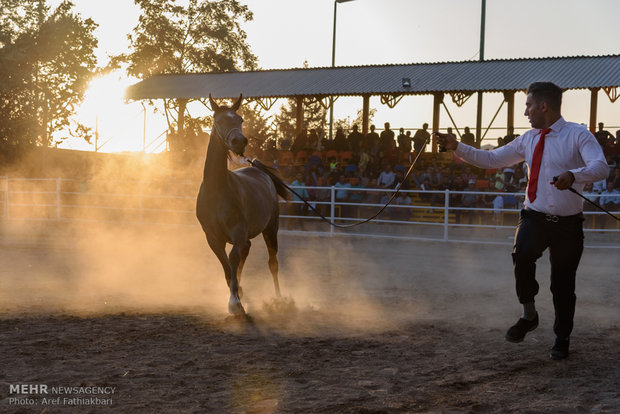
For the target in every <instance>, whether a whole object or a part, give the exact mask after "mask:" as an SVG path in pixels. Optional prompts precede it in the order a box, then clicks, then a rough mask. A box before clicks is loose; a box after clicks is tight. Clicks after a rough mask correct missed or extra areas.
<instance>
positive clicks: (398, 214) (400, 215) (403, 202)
mask: <svg viewBox="0 0 620 414" xmlns="http://www.w3.org/2000/svg"><path fill="white" fill-rule="evenodd" d="M411 202H412V201H411V197H409V194H407V193H398V195H397V196H396V198H395V199H394V202H393V203H394V204H396V205H398V206H410V205H411ZM410 216H411V210H410V209H408V208H404V207H398V208H395V209H393V213H392V217H393V218H395V219H396V220H407V219H408V218H409V217H410Z"/></svg>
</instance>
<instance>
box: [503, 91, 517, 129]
mask: <svg viewBox="0 0 620 414" xmlns="http://www.w3.org/2000/svg"><path fill="white" fill-rule="evenodd" d="M504 100H505V101H506V104H507V109H506V130H508V129H510V128H513V129H514V127H515V91H506V92H504Z"/></svg>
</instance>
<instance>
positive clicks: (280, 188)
mask: <svg viewBox="0 0 620 414" xmlns="http://www.w3.org/2000/svg"><path fill="white" fill-rule="evenodd" d="M252 165H253V166H254V167H256V168H258V169H259V170H261V171H262V172H264V173H265V174H267V175H268V176H269V178H271V181H273V184H274V185H275V186H276V192H277V193H278V195H279V196H280V197H282V198H283V199H285V200H288V199H289V198H290V192H289V190H288V189H287V188H286V184H284V181H283V180H282V178H280V175H279V174H278V170H276V169H275V168H272V167H269V166H267V165H265V164H263V163H262V162H260V161H259V160H258V158H254V160H252Z"/></svg>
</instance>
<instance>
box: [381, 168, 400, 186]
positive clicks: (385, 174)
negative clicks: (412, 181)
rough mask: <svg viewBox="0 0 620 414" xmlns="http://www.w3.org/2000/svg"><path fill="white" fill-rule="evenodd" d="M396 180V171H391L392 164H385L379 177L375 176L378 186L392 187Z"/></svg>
mask: <svg viewBox="0 0 620 414" xmlns="http://www.w3.org/2000/svg"><path fill="white" fill-rule="evenodd" d="M395 180H396V173H395V172H394V171H392V165H391V164H386V165H385V167H384V169H383V171H381V174H379V177H377V185H378V186H379V187H380V188H392V187H393V186H394V181H395Z"/></svg>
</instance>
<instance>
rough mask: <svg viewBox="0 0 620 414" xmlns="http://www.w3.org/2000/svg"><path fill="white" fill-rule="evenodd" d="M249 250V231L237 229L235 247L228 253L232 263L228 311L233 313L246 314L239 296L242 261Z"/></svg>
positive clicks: (234, 239)
mask: <svg viewBox="0 0 620 414" xmlns="http://www.w3.org/2000/svg"><path fill="white" fill-rule="evenodd" d="M248 251H249V241H248V239H247V232H246V231H244V229H243V228H237V229H235V232H234V234H233V247H232V249H231V250H230V254H229V255H228V262H229V263H230V273H231V278H230V284H229V286H230V299H229V301H228V312H230V313H231V314H233V315H239V314H244V313H245V309H243V305H241V299H240V297H239V271H240V266H239V264H240V262H241V261H242V260H243V261H245V257H247V252H248Z"/></svg>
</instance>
